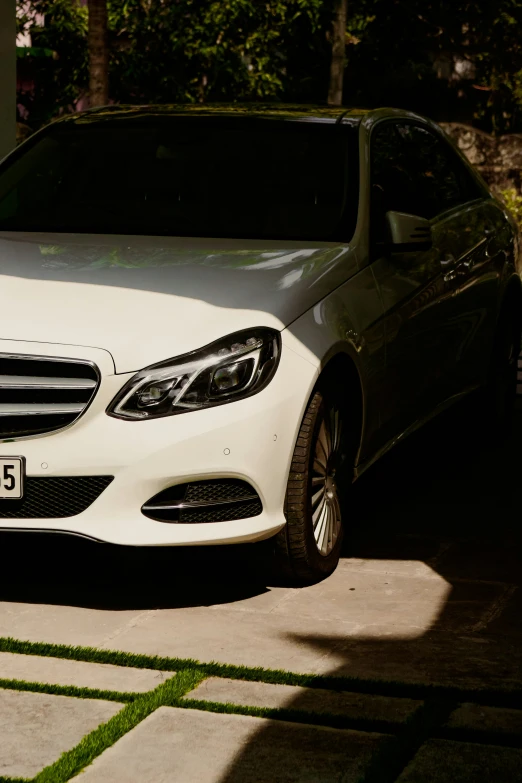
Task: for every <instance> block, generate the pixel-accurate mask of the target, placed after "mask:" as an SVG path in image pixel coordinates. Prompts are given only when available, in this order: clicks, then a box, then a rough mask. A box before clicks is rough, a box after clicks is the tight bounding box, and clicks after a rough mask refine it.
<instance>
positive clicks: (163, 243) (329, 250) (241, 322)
mask: <svg viewBox="0 0 522 783" xmlns="http://www.w3.org/2000/svg"><path fill="white" fill-rule="evenodd" d="M356 271H357V263H356V258H355V254H354V253H353V251H352V249H351V248H350V246H348V245H334V244H330V243H316V244H311V243H296V242H276V241H269V242H262V241H257V240H256V241H252V240H248V241H245V240H241V241H240V240H212V239H186V238H170V237H169V238H165V237H135V236H124V237H123V236H98V235H96V236H95V235H80V234H74V235H72V234H69V235H67V234H54V235H53V234H32V233H31V234H29V233H20V232H16V233H5V232H3V233H0V297H1V303H2V306H1V309H0V339H4V340H23V341H32V342H36V341H37V342H42V343H43V342H45V343H61V344H69V345H78V346H90V347H96V348H104V349H106V350H107V351H109V352H110V353H111V354H112V356H113V359H114V363H115V367H116V371H117V372H118V373H124V372H132V371H135V370H138V369H140V368H142V367H143V366H146V365H148V364H153V363H155V362H158V361H162V360H165V359H168V358H170V357H172V356H177V355H180V354H183V353H186V352H188V351H192V350H195V349H197V348H200V347H202V346H204V345H206V344H208V343H210V342H212V341H213V340H216V339H218V338H220V337H223V336H225V335H227V334H229V333H232V332H235V331H237V330H239V329H248V328H251V327H254V326H270V327H274V328H276V329H283V328H284V327H285V326H287V325H288V324H290V323H291V322H292V321H294V320H295V319H296V318H298V317H299V315H301V314H302V313H304V312H305V311H306V310H308V309H309V308H310V307H312V306H313V305H314V304H315V303H316V302H318V301H320V300H321V299H322V298H324V296H326V295H327V294H328V293H329V292H330V291H332V290H333V289H334V288H336V287H337V286H338V285H340V284H341V283H342V282H343V281H344V280H346V279H348V278H349V277H350V276H351V275H352V274H354V273H355V272H356Z"/></svg>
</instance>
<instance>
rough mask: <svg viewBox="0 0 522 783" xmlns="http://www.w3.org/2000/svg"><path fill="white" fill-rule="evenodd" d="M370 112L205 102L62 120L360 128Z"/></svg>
mask: <svg viewBox="0 0 522 783" xmlns="http://www.w3.org/2000/svg"><path fill="white" fill-rule="evenodd" d="M368 113H369V111H368V110H367V109H357V108H348V107H345V106H336V107H333V106H311V105H306V104H305V105H300V104H281V103H228V104H227V103H204V104H152V105H147V106H132V105H122V104H118V105H111V106H101V107H99V108H95V109H88V110H87V111H83V112H78V113H76V114H70V115H66V116H65V117H61V118H60V119H59V120H57V122H59V123H73V124H75V125H76V124H78V125H83V124H94V123H102V122H106V121H115V120H120V119H121V120H123V119H129V120H140V119H152V118H160V117H161V118H164V117H187V116H193V117H248V118H260V119H264V118H266V119H280V120H292V121H302V122H320V123H328V124H335V123H341V122H342V123H343V124H345V123H346V124H350V125H358V124H359V123H360V121H361V120H362V119H363V117H365V116H366V115H367V114H368Z"/></svg>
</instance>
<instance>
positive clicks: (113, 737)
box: [33, 670, 203, 783]
mask: <svg viewBox="0 0 522 783" xmlns="http://www.w3.org/2000/svg"><path fill="white" fill-rule="evenodd" d="M202 679H203V676H202V675H201V673H200V672H198V671H195V670H192V671H190V670H187V671H183V672H181V673H180V674H178V675H177V676H176V677H171V678H170V679H169V680H167V681H166V682H164V683H162V684H161V685H158V686H157V687H156V688H154V690H152V691H149V692H148V693H145V694H143V695H139V696H138V698H137V699H135V700H134V701H132V702H130V703H129V704H127V705H126V706H125V707H124V708H123V709H122V710H120V712H118V713H117V714H116V715H114V716H113V717H112V718H111V719H110V720H108V721H107V722H106V723H102V724H101V725H100V726H98V728H96V729H94V731H92V732H91V733H90V734H87V736H85V737H84V738H83V739H82V740H81V742H80V743H79V744H78V745H76V747H74V748H72V750H69V751H67V752H66V753H63V754H62V755H61V756H60V758H59V759H58V761H56V762H55V763H54V764H51V765H49V766H48V767H45V769H43V770H42V771H41V772H39V773H38V775H36V777H35V778H33V783H66V781H68V780H69V779H70V778H72V777H73V776H74V775H77V774H78V773H79V772H80V770H82V769H83V768H84V767H86V766H88V765H89V764H91V763H92V762H93V761H94V759H95V758H96V757H97V756H99V755H100V754H101V753H103V751H104V750H107V748H110V747H111V745H114V743H115V742H117V741H118V740H119V739H121V737H123V736H124V735H125V734H127V733H128V732H129V731H131V730H132V729H133V728H135V726H137V725H138V724H139V723H141V721H142V720H144V719H145V718H146V717H147V716H148V715H150V714H151V713H152V712H154V710H157V709H158V707H162V706H164V705H166V704H171V703H172V702H176V703H177V701H179V700H180V699H181V697H182V696H183V695H184V694H185V693H187V692H188V691H190V690H192V689H193V688H195V687H196V685H198V684H199V683H200V682H201V680H202Z"/></svg>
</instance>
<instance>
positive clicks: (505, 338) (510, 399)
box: [481, 305, 522, 443]
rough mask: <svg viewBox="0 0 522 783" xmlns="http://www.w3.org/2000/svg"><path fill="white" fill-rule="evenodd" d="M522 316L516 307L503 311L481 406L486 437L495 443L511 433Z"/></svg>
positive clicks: (509, 307) (508, 307) (506, 307)
mask: <svg viewBox="0 0 522 783" xmlns="http://www.w3.org/2000/svg"><path fill="white" fill-rule="evenodd" d="M521 324H522V313H520V312H519V311H518V308H516V309H515V307H514V306H512V305H511V306H507V305H506V306H505V307H504V309H503V310H502V312H501V314H500V317H499V320H498V324H497V329H496V333H495V339H494V344H493V355H492V357H491V363H490V369H489V376H488V382H487V385H486V387H485V388H484V390H483V394H482V399H481V402H482V404H483V406H484V407H483V414H484V416H485V423H486V435H487V436H488V437H489V440H490V441H492V442H493V443H495V442H499V441H500V442H501V441H502V440H504V439H505V438H506V437H507V436H508V435H509V433H510V431H511V425H512V422H513V414H514V411H515V402H516V394H517V364H518V356H519V353H520V341H521V329H522V326H521Z"/></svg>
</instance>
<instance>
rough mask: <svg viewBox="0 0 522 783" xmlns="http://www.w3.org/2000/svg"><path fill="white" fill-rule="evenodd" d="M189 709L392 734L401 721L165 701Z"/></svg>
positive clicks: (288, 709)
mask: <svg viewBox="0 0 522 783" xmlns="http://www.w3.org/2000/svg"><path fill="white" fill-rule="evenodd" d="M169 706H171V707H182V708H185V709H189V710H202V711H203V712H217V713H221V714H226V715H250V716H252V717H254V718H269V719H270V720H282V721H289V722H291V723H305V724H313V725H314V726H328V727H330V728H332V729H349V730H352V731H364V732H371V733H377V734H394V733H395V732H397V731H399V730H400V728H401V727H402V726H403V725H404V724H403V723H398V722H397V721H392V720H390V721H387V720H377V719H371V718H350V717H348V716H346V715H336V714H335V713H331V712H314V711H313V710H296V709H291V708H287V707H248V706H246V705H243V704H232V703H231V702H217V701H202V700H199V699H186V698H184V699H182V700H181V701H180V702H179V703H176V704H171V705H169Z"/></svg>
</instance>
